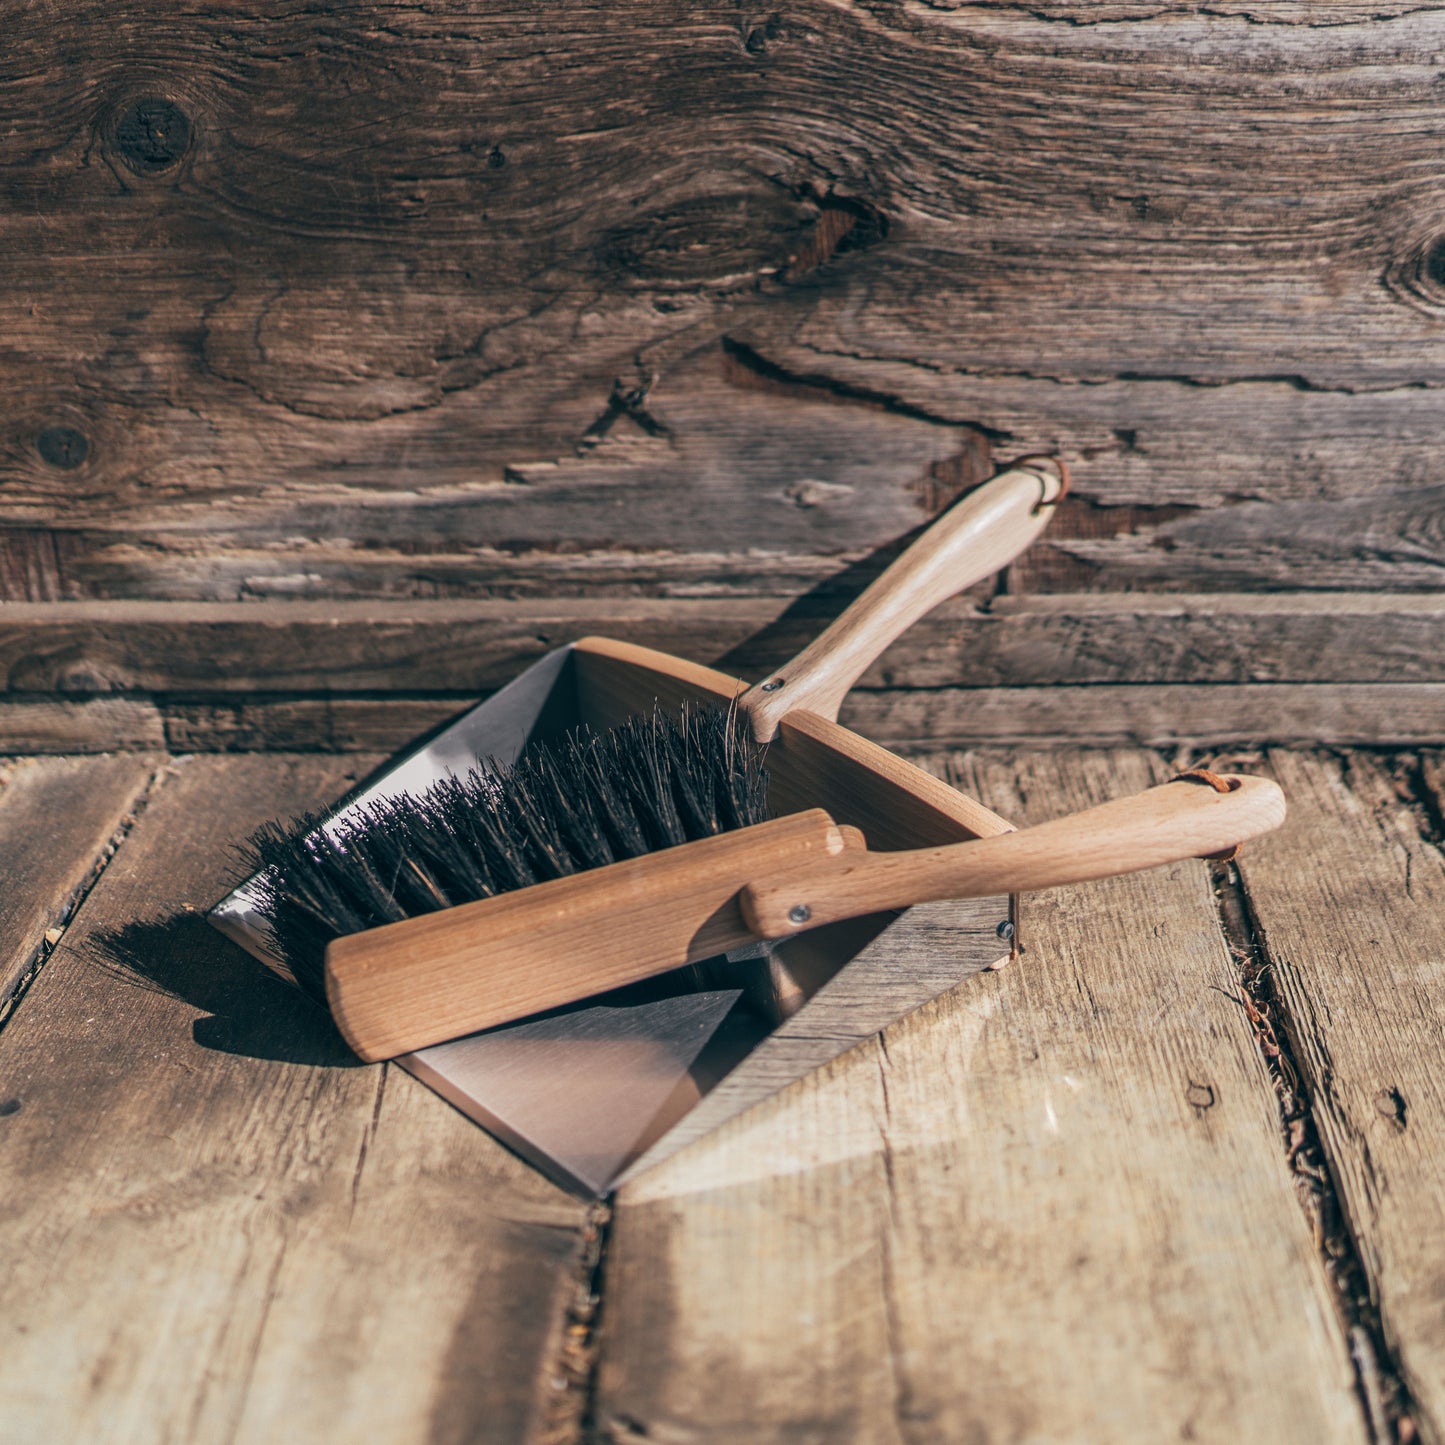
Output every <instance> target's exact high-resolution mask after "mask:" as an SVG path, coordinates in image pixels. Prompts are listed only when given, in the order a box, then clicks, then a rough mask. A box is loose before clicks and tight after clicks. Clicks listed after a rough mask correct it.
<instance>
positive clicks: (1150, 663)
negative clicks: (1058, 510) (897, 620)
mask: <svg viewBox="0 0 1445 1445" xmlns="http://www.w3.org/2000/svg"><path fill="white" fill-rule="evenodd" d="M860 581H861V578H859V577H856V576H853V578H852V581H851V584H850V581H849V580H848V577H846V576H840V577H839V578H836V579H835V586H836V588H837V589H838V590H836V591H833V592H830V593H829V594H827V595H824V596H820V597H815V598H808V599H801V600H800V599H793V598H789V597H785V596H776V595H775V596H767V597H749V598H736V597H734V598H726V599H720V598H712V599H699V598H605V599H604V598H599V597H592V598H585V599H583V598H575V599H574V598H551V599H546V600H541V599H538V600H529V601H522V602H497V601H460V600H458V601H412V602H379V601H359V600H340V599H334V600H331V601H306V602H285V603H232V604H223V603H206V604H198V603H165V602H134V601H131V602H101V603H84V602H81V603H65V604H57V605H47V604H27V603H9V604H4V605H0V692H3V693H9V694H21V695H24V694H37V695H39V694H67V695H71V696H77V697H84V696H87V695H92V694H106V693H116V692H120V693H160V694H171V695H174V696H178V697H182V698H192V699H200V698H204V697H208V696H209V697H225V696H235V695H246V694H252V693H258V692H259V693H284V692H303V691H305V690H307V689H308V688H309V689H312V690H315V691H322V690H324V691H325V692H327V693H329V694H331V695H333V696H335V695H345V694H355V693H377V694H385V693H427V692H432V693H439V692H454V693H458V694H462V695H472V696H476V695H479V694H484V693H487V692H491V691H493V690H495V689H496V688H498V687H501V686H503V685H504V684H505V683H507V682H510V681H511V680H512V678H513V677H515V676H516V675H517V674H518V673H519V672H521V671H522V670H523V668H525V667H527V666H529V665H530V664H531V663H533V662H535V661H536V660H537V659H538V658H539V657H541V656H542V655H543V654H544V653H546V652H549V651H551V649H552V648H554V647H557V646H559V645H560V644H562V643H564V642H569V641H572V640H573V639H574V638H577V637H581V636H585V635H589V634H595V635H600V636H603V637H619V638H624V639H626V640H627V641H630V642H634V643H638V644H640V645H642V646H645V647H652V648H656V649H658V650H659V651H663V652H669V653H672V654H674V655H676V656H679V657H685V658H690V659H692V660H694V661H697V662H700V663H705V664H712V665H723V666H725V667H726V668H727V669H729V670H730V671H732V672H734V673H736V674H737V675H739V676H741V677H743V678H746V679H749V680H754V679H762V678H763V677H765V676H766V675H767V674H768V672H769V671H770V670H771V669H773V668H775V667H777V666H778V665H780V664H781V663H783V662H785V661H786V660H787V659H788V658H789V657H790V656H792V655H793V654H795V653H796V652H798V651H800V650H801V649H802V648H803V647H805V646H806V645H807V644H808V642H809V641H810V640H811V639H812V638H814V637H816V636H817V635H818V633H819V632H820V631H822V629H823V628H824V627H825V626H826V625H827V623H828V621H829V620H831V619H832V618H833V617H835V616H836V615H837V614H838V613H839V612H840V611H841V610H842V608H843V605H844V603H845V601H846V600H847V598H848V596H850V595H851V593H852V591H854V590H856V588H857V586H858V584H859V582H860ZM1442 629H1445V594H1433V593H1426V594H1391V593H1306V594H1293V593H1264V594H1252V593H1239V592H1236V593H1227V594H1222V595H1210V594H1197V593H1196V594H1191V595H1184V596H1178V595H1175V596H1159V595H1157V594H1148V593H1129V594H1123V595H1110V594H1090V593H1069V594H1064V595H1054V596H1049V595H1034V596H1013V595H1009V596H1000V597H995V598H993V599H991V600H990V601H989V602H988V603H987V605H986V606H980V605H979V604H978V603H976V602H954V603H946V604H944V605H943V606H941V607H939V608H938V609H937V610H936V611H935V612H933V613H931V614H930V615H929V616H927V617H925V618H923V619H922V620H920V621H919V622H917V623H915V624H914V625H913V626H912V627H911V628H909V629H908V631H906V632H905V633H904V634H903V635H902V636H901V637H900V638H898V639H897V640H896V641H895V642H894V643H893V644H892V645H891V646H890V647H889V648H888V650H887V651H886V652H885V653H884V654H883V657H882V658H881V659H880V661H879V662H878V663H877V664H876V665H875V666H873V667H870V668H869V669H868V670H867V671H866V672H865V673H864V674H863V676H862V678H861V686H862V687H864V688H867V689H871V690H877V689H879V688H899V689H903V688H937V687H957V686H970V687H1028V686H1034V687H1037V686H1049V685H1064V684H1081V683H1089V684H1095V683H1144V682H1149V683H1166V682H1179V683H1235V682H1260V683H1289V682H1351V683H1363V682H1441V681H1445V659H1442V657H1441V654H1440V649H1439V646H1438V641H1439V638H1440V635H1441V632H1442Z"/></svg>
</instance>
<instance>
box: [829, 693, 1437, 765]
mask: <svg viewBox="0 0 1445 1445" xmlns="http://www.w3.org/2000/svg"><path fill="white" fill-rule="evenodd" d="M841 721H842V722H844V723H845V724H846V725H847V726H848V727H851V728H854V729H856V730H857V731H859V732H861V733H863V734H865V735H866V736H868V737H873V738H877V739H879V740H880V741H884V742H887V743H888V744H889V745H890V746H893V747H903V748H910V749H911V748H923V747H929V746H948V747H971V746H975V745H981V744H990V743H991V744H1000V745H1002V744H1007V743H1010V742H1017V743H1019V744H1028V745H1037V746H1059V745H1067V744H1069V743H1070V742H1074V743H1077V744H1081V745H1085V744H1087V745H1094V746H1110V745H1116V744H1126V743H1128V744H1137V745H1140V746H1144V747H1167V746H1172V745H1175V744H1179V743H1193V744H1195V745H1197V746H1200V747H1222V746H1225V745H1227V744H1229V743H1238V742H1245V741H1250V742H1277V743H1296V744H1301V745H1311V744H1315V745H1319V746H1331V745H1341V746H1348V745H1350V744H1361V745H1364V746H1371V745H1390V746H1404V747H1410V746H1418V745H1420V744H1422V743H1423V744H1428V743H1433V742H1435V741H1436V740H1437V739H1439V738H1441V737H1445V687H1441V686H1440V685H1439V684H1436V683H1402V684H1400V685H1398V686H1394V685H1389V684H1371V685H1362V684H1343V683H1335V684H1329V685H1319V684H1312V683H1311V684H1299V685H1284V686H1278V687H1274V686H1265V685H1262V684H1256V683H1245V684H1241V685H1240V686H1238V687H1188V686H1180V685H1177V684H1172V683H1171V684H1167V685H1165V686H1161V687H1149V686H1139V687H1113V686H1101V687H1052V688H1044V687H1040V688H1032V687H1017V688H976V689H968V688H943V689H939V690H937V691H934V692H926V691H925V692H897V693H889V692H871V693H870V692H855V693H853V694H852V695H851V696H850V697H849V699H848V701H847V702H846V703H845V704H844V707H843V712H842V714H841Z"/></svg>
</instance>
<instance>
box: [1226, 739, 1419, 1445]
mask: <svg viewBox="0 0 1445 1445" xmlns="http://www.w3.org/2000/svg"><path fill="white" fill-rule="evenodd" d="M1270 761H1271V766H1272V768H1273V770H1274V772H1275V775H1276V776H1277V777H1278V779H1279V781H1280V783H1281V784H1282V786H1283V787H1284V788H1285V790H1286V792H1287V793H1288V794H1289V799H1290V821H1289V822H1288V824H1287V825H1286V828H1285V830H1284V831H1283V832H1282V833H1281V834H1280V835H1279V836H1278V838H1277V839H1275V840H1272V842H1271V844H1270V846H1268V847H1260V848H1258V849H1251V850H1250V851H1249V852H1248V853H1246V854H1245V855H1244V856H1243V858H1242V860H1241V864H1240V872H1241V875H1242V878H1243V881H1244V885H1245V888H1246V889H1247V892H1248V896H1249V899H1250V902H1251V904H1252V906H1253V908H1254V911H1255V916H1256V918H1257V920H1258V923H1259V925H1260V927H1261V929H1262V931H1263V938H1264V943H1265V948H1266V951H1267V954H1268V961H1269V966H1270V969H1271V972H1272V978H1273V986H1274V989H1275V992H1276V994H1277V995H1278V997H1279V998H1280V999H1281V1001H1282V1004H1283V1006H1284V1014H1285V1016H1284V1023H1285V1026H1286V1028H1287V1029H1288V1033H1289V1038H1290V1042H1291V1044H1292V1048H1293V1053H1294V1057H1295V1060H1296V1062H1297V1063H1298V1065H1299V1067H1300V1068H1301V1069H1302V1070H1303V1072H1304V1080H1303V1082H1304V1086H1305V1088H1306V1090H1307V1091H1308V1096H1309V1100H1310V1105H1311V1110H1312V1113H1313V1116H1314V1119H1315V1123H1316V1126H1317V1128H1318V1130H1319V1133H1320V1137H1321V1140H1322V1143H1323V1145H1324V1149H1325V1153H1326V1156H1327V1158H1328V1161H1329V1164H1330V1168H1331V1171H1332V1173H1333V1175H1334V1182H1335V1188H1336V1189H1337V1191H1338V1192H1339V1194H1340V1196H1341V1199H1342V1202H1343V1205H1344V1208H1345V1212H1346V1215H1347V1217H1348V1220H1349V1223H1350V1226H1351V1229H1352V1231H1353V1233H1354V1234H1355V1236H1356V1238H1357V1240H1358V1243H1359V1250H1360V1256H1361V1261H1362V1264H1363V1266H1364V1269H1365V1272H1366V1275H1367V1278H1368V1283H1369V1286H1370V1293H1371V1296H1372V1298H1373V1299H1374V1300H1375V1301H1376V1302H1377V1303H1378V1307H1379V1313H1380V1320H1381V1324H1382V1326H1383V1330H1384V1334H1385V1338H1386V1341H1387V1342H1388V1345H1389V1347H1390V1349H1391V1351H1392V1352H1393V1354H1394V1356H1395V1362H1396V1364H1397V1365H1398V1367H1399V1368H1400V1371H1401V1374H1402V1376H1403V1378H1404V1380H1405V1382H1406V1383H1407V1385H1408V1387H1409V1389H1410V1390H1411V1392H1412V1393H1413V1395H1414V1397H1415V1402H1416V1406H1417V1408H1418V1409H1419V1410H1420V1411H1421V1418H1420V1419H1419V1421H1418V1424H1419V1426H1420V1428H1421V1430H1422V1431H1423V1433H1424V1438H1426V1439H1436V1438H1439V1437H1440V1436H1441V1435H1442V1434H1445V1319H1442V1316H1441V1311H1440V1303H1439V1302H1440V1297H1441V1290H1442V1288H1445V1272H1442V1271H1445V1203H1442V1201H1445V1164H1442V1157H1441V1151H1440V1148H1439V1140H1440V1137H1441V1134H1442V1131H1445V1087H1442V1081H1441V1074H1440V1067H1439V1061H1440V1058H1441V1054H1442V1051H1445V1005H1442V999H1445V862H1442V859H1441V855H1440V851H1439V843H1440V839H1439V836H1438V835H1436V836H1435V837H1434V838H1433V839H1432V838H1431V837H1430V836H1429V834H1428V831H1427V832H1426V833H1424V834H1422V829H1421V819H1420V818H1418V817H1417V816H1416V815H1415V813H1414V812H1413V811H1412V810H1411V808H1410V807H1408V806H1407V805H1406V804H1405V803H1404V802H1402V800H1401V797H1400V793H1399V791H1398V790H1397V787H1396V784H1395V781H1394V780H1393V779H1392V777H1391V776H1390V774H1389V773H1388V772H1387V771H1386V769H1385V768H1384V767H1383V766H1382V764H1381V763H1380V762H1379V761H1377V760H1375V759H1373V758H1370V757H1368V756H1363V755H1354V756H1352V757H1350V758H1349V759H1348V761H1347V764H1345V765H1343V766H1342V765H1341V763H1340V762H1339V761H1338V760H1335V759H1331V758H1327V757H1321V756H1318V755H1312V754H1305V753H1300V754H1297V753H1283V752H1281V753H1275V754H1272V755H1271V759H1270ZM1436 796H1437V797H1438V794H1437V795H1436ZM1437 806H1438V804H1437ZM1435 816H1436V818H1437V819H1438V816H1439V815H1438V813H1437V814H1436V815H1435ZM1426 826H1427V829H1428V827H1429V824H1428V821H1427V825H1426Z"/></svg>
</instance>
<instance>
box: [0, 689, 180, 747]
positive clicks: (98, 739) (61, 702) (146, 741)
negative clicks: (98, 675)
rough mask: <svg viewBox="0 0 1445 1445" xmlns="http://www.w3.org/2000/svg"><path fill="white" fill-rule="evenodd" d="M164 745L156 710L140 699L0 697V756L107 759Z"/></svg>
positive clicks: (161, 727) (158, 714)
mask: <svg viewBox="0 0 1445 1445" xmlns="http://www.w3.org/2000/svg"><path fill="white" fill-rule="evenodd" d="M165 745H166V734H165V723H164V721H163V719H162V717H161V710H160V708H159V707H158V706H157V705H156V704H155V702H154V701H152V700H151V699H149V698H144V697H115V696H104V697H94V696H92V697H64V696H58V697H37V696H35V695H33V694H31V695H21V696H19V697H16V696H13V695H12V696H9V697H0V751H3V752H7V753H107V752H118V751H138V752H145V751H158V750H160V749H163V748H164V747H165Z"/></svg>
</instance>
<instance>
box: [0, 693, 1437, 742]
mask: <svg viewBox="0 0 1445 1445" xmlns="http://www.w3.org/2000/svg"><path fill="white" fill-rule="evenodd" d="M475 700H476V695H475V694H467V695H461V694H452V695H442V696H408V695H406V694H401V695H398V696H390V697H387V696H382V697H376V696H370V697H368V696H359V697H357V696H347V695H344V694H343V695H339V696H334V697H314V696H311V697H306V696H302V697H286V696H282V697H274V696H273V697H267V696H265V695H259V696H252V697H229V696H224V695H223V696H220V697H215V698H205V699H200V700H186V699H178V698H160V699H155V700H145V699H137V698H130V699H126V700H125V702H124V703H123V704H119V707H121V708H123V710H124V712H123V716H124V717H125V718H130V717H132V716H135V715H139V716H140V717H141V718H143V719H144V720H145V722H146V729H145V731H144V733H143V734H142V735H141V737H140V739H139V740H138V741H135V740H131V741H128V740H127V733H126V731H125V730H124V729H117V728H116V727H115V726H114V713H115V710H117V703H116V702H115V701H114V700H112V699H107V698H99V699H88V700H64V699H62V700H58V701H54V702H47V703H45V704H43V705H32V704H28V703H9V702H5V701H0V749H5V750H9V751H15V750H16V749H18V748H20V747H24V748H26V749H28V750H29V751H30V752H34V753H43V752H60V753H64V752H72V753H83V752H107V751H110V750H112V749H114V748H115V747H117V746H137V747H143V748H155V747H159V746H161V745H162V743H163V742H165V743H168V744H169V746H170V747H172V748H173V749H174V750H175V751H177V752H274V751H296V752H389V751H393V750H395V749H397V748H400V747H403V746H405V745H406V744H407V743H409V742H411V741H412V740H414V739H415V738H417V737H419V736H420V735H421V734H423V733H425V732H428V731H430V730H431V729H432V728H434V727H436V726H438V725H439V724H441V723H444V722H446V721H447V720H448V719H450V718H453V717H455V716H456V715H457V714H458V713H460V712H462V711H464V710H465V709H466V708H467V707H469V706H471V705H472V703H473V702H474V701H475ZM842 721H843V722H844V723H845V724H846V725H847V726H849V727H851V728H854V729H856V730H857V731H859V732H862V733H864V734H865V735H866V736H868V737H871V738H874V739H875V740H876V741H878V742H882V743H885V744H886V745H888V746H889V747H892V748H896V749H901V750H903V751H916V750H918V749H920V748H929V747H937V746H950V747H975V746H984V745H1004V744H1008V743H1019V744H1022V745H1029V746H1037V747H1061V746H1069V745H1076V746H1078V745H1082V746H1100V747H1104V746H1114V745H1120V744H1136V745H1141V746H1146V747H1169V746H1175V745H1179V744H1188V745H1193V746H1198V747H1207V748H1219V747H1227V746H1231V745H1236V744H1245V743H1282V744H1296V745H1301V746H1307V745H1318V746H1351V745H1359V746H1366V747H1371V746H1391V747H1419V746H1422V745H1425V746H1428V745H1431V744H1434V743H1436V742H1438V741H1439V739H1440V738H1441V737H1445V684H1441V683H1400V684H1381V683H1372V684H1338V683H1337V684H1314V683H1310V684H1281V685H1278V686H1269V685H1263V684H1241V685H1239V686H1235V687H1214V686H1201V687H1192V686H1187V685H1180V684H1165V685H1161V686H1151V685H1148V684H1141V685H1137V686H1125V687H1116V686H1108V685H1105V686H1097V687H1004V688H987V687H984V688H939V689H935V690H926V689H925V690H910V691H878V692H870V691H867V690H860V691H857V692H854V693H853V694H852V695H851V696H850V697H849V699H848V701H847V702H846V703H845V705H844V708H843V713H842ZM162 729H164V737H162V736H161V731H162ZM131 736H132V738H133V736H134V735H133V734H132V735H131Z"/></svg>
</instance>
